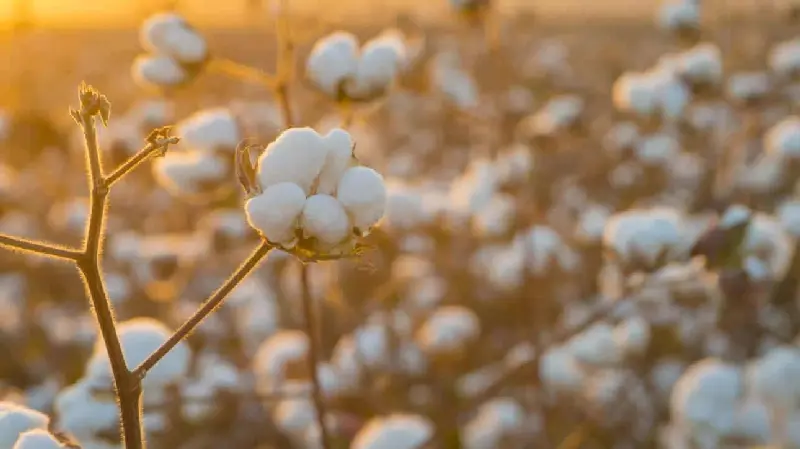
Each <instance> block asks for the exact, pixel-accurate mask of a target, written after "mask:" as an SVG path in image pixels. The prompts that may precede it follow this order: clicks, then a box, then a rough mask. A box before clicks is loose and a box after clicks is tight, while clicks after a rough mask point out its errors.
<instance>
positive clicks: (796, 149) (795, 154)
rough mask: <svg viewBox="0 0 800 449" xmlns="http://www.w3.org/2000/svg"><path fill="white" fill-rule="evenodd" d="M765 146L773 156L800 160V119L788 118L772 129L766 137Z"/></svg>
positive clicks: (795, 117)
mask: <svg viewBox="0 0 800 449" xmlns="http://www.w3.org/2000/svg"><path fill="white" fill-rule="evenodd" d="M764 146H765V147H766V151H768V152H769V153H771V154H775V155H779V156H781V157H783V158H786V159H789V160H797V159H800V117H797V116H790V117H787V118H785V119H784V120H782V121H781V122H779V123H778V124H776V125H775V126H773V127H772V128H770V129H769V130H768V131H767V132H766V134H765V135H764Z"/></svg>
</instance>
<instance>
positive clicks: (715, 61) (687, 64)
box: [679, 43, 722, 84]
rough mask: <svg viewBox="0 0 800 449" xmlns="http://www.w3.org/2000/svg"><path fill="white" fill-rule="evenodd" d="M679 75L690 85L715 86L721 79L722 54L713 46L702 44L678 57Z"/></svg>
mask: <svg viewBox="0 0 800 449" xmlns="http://www.w3.org/2000/svg"><path fill="white" fill-rule="evenodd" d="M679 64H680V68H679V70H680V74H681V75H682V76H683V77H684V78H685V79H687V80H689V81H690V82H692V83H709V84H716V83H718V82H719V81H720V80H721V78H722V54H721V53H720V50H719V47H717V46H716V45H715V44H710V43H704V44H698V45H697V46H695V47H693V48H691V49H689V50H687V51H686V52H684V53H682V54H681V55H680V59H679Z"/></svg>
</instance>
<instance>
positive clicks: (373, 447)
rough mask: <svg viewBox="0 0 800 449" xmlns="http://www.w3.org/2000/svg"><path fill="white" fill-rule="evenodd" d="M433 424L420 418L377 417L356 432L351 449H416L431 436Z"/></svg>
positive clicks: (414, 416)
mask: <svg viewBox="0 0 800 449" xmlns="http://www.w3.org/2000/svg"><path fill="white" fill-rule="evenodd" d="M433 431H434V427H433V424H432V423H431V422H430V421H429V420H428V419H427V418H424V417H422V416H418V415H403V414H395V415H388V416H377V417H374V418H372V419H370V420H369V421H367V423H366V424H365V425H364V427H362V428H361V430H359V431H358V434H356V437H355V439H354V440H353V443H352V446H351V447H352V449H416V448H417V447H418V446H420V445H421V444H422V443H424V442H425V441H427V440H428V439H429V438H430V437H431V436H432V435H433Z"/></svg>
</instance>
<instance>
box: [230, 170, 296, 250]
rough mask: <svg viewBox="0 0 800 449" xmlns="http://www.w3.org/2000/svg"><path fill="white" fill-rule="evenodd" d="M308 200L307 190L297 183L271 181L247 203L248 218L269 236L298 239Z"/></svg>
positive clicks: (277, 240)
mask: <svg viewBox="0 0 800 449" xmlns="http://www.w3.org/2000/svg"><path fill="white" fill-rule="evenodd" d="M305 202H306V194H305V192H303V189H301V188H300V187H299V186H298V185H297V184H294V183H291V182H281V183H278V184H274V185H271V186H269V187H268V188H266V189H265V190H264V191H263V192H262V193H261V194H260V195H258V196H254V197H252V198H250V199H249V200H247V203H245V210H246V214H247V222H248V223H250V226H252V227H254V228H255V229H257V230H258V231H259V232H260V233H261V234H262V235H263V236H264V237H265V238H266V239H267V240H269V241H271V242H274V243H281V244H291V243H292V242H293V241H294V240H295V239H296V235H295V229H296V227H297V219H298V218H299V217H300V214H301V213H302V212H303V207H304V205H305Z"/></svg>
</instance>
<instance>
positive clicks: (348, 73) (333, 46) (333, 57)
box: [306, 31, 359, 97]
mask: <svg viewBox="0 0 800 449" xmlns="http://www.w3.org/2000/svg"><path fill="white" fill-rule="evenodd" d="M358 63H359V45H358V39H357V38H356V37H355V36H354V35H352V34H351V33H347V32H344V31H337V32H335V33H332V34H330V35H328V36H326V37H325V38H323V39H320V40H319V41H317V43H315V44H314V47H313V48H312V49H311V53H310V54H309V55H308V59H307V60H306V76H307V77H308V79H309V80H310V81H311V82H313V83H314V84H315V86H316V87H317V88H318V89H320V90H321V91H322V92H324V93H325V94H327V95H330V96H332V97H336V96H338V94H339V89H340V88H341V87H342V83H344V82H345V81H346V80H348V79H352V78H353V77H354V76H355V75H356V71H357V70H358Z"/></svg>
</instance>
